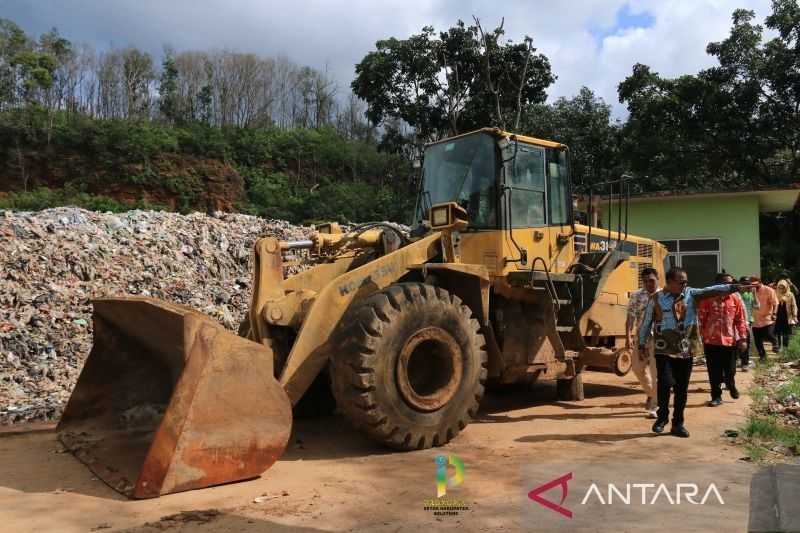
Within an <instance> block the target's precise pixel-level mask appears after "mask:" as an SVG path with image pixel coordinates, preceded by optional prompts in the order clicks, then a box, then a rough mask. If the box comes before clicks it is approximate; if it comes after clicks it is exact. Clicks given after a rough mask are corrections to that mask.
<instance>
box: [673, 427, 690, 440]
mask: <svg viewBox="0 0 800 533" xmlns="http://www.w3.org/2000/svg"><path fill="white" fill-rule="evenodd" d="M669 434H670V435H675V436H676V437H681V438H684V439H685V438H688V437H689V432H688V431H686V428H685V427H683V425H675V424H672V428H671V429H670V430H669Z"/></svg>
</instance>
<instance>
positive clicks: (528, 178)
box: [506, 143, 546, 228]
mask: <svg viewBox="0 0 800 533" xmlns="http://www.w3.org/2000/svg"><path fill="white" fill-rule="evenodd" d="M515 150H516V157H513V158H509V156H510V155H513V154H514V151H515ZM506 152H507V154H508V155H507V156H506V159H510V161H508V162H507V163H506V185H507V186H508V187H511V188H512V190H511V191H508V193H507V194H510V203H511V223H512V226H513V227H515V228H530V227H536V226H544V225H545V176H546V174H545V151H544V148H540V147H538V146H531V145H525V144H522V143H519V144H518V145H517V146H515V145H514V144H512V145H511V146H509V147H508V148H507V149H506Z"/></svg>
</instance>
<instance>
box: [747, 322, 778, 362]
mask: <svg viewBox="0 0 800 533" xmlns="http://www.w3.org/2000/svg"><path fill="white" fill-rule="evenodd" d="M774 328H775V325H774V324H770V325H769V326H762V327H760V328H756V327H753V340H754V341H755V343H756V350H757V351H758V356H759V358H760V359H761V360H762V361H766V359H767V350H765V349H764V341H765V340H767V341H769V342H771V343H772V346H773V347H774V346H775V345H777V344H778V339H776V338H775V335H774V333H773V331H774Z"/></svg>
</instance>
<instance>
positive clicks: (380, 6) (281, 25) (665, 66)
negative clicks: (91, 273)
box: [0, 0, 770, 116]
mask: <svg viewBox="0 0 800 533" xmlns="http://www.w3.org/2000/svg"><path fill="white" fill-rule="evenodd" d="M3 4H4V5H3V10H2V12H0V16H4V17H8V18H11V19H12V20H14V21H15V22H17V23H18V24H20V25H21V26H22V27H23V29H25V30H26V31H28V32H31V33H41V32H44V31H46V30H47V29H49V28H50V27H52V26H54V25H55V26H57V27H58V28H59V30H60V31H61V33H62V34H63V35H64V36H66V37H67V38H70V39H73V40H78V41H80V40H87V41H90V42H92V43H93V44H94V45H95V46H97V47H99V48H104V47H106V46H108V44H109V43H112V42H113V43H114V44H115V45H117V46H124V45H127V44H134V45H136V46H138V47H141V48H143V49H145V50H147V51H149V52H151V53H153V54H156V55H157V54H159V53H160V51H161V49H162V46H163V44H164V43H170V44H171V45H172V46H173V47H174V48H175V49H177V50H185V49H198V48H200V49H209V48H225V47H228V48H234V49H238V50H242V51H252V52H255V53H258V54H262V55H277V54H279V53H286V54H287V55H289V56H290V57H292V58H293V59H294V60H295V61H297V62H300V63H303V64H309V65H313V66H317V67H324V66H325V64H326V61H327V62H328V64H329V66H330V68H331V70H332V71H333V72H334V74H335V75H336V78H337V81H338V83H339V87H340V90H341V91H342V92H346V91H347V90H348V88H349V83H350V80H351V78H352V76H353V67H354V65H355V63H357V62H358V61H359V60H360V59H361V58H362V57H363V56H364V55H365V54H366V53H367V52H369V51H370V50H372V49H373V48H374V44H375V41H377V40H378V39H382V38H387V37H390V36H394V37H399V38H402V37H407V36H409V35H411V34H413V33H417V32H419V30H420V29H421V28H422V27H423V26H426V25H433V26H434V27H435V28H436V29H437V30H444V29H447V28H449V27H451V26H453V25H454V24H455V22H456V21H457V20H458V19H459V18H460V19H462V20H465V21H467V22H471V21H472V15H477V16H479V17H480V18H481V19H482V21H483V23H484V25H485V26H486V27H494V26H495V25H497V24H498V23H499V22H500V19H501V18H502V17H504V18H505V29H506V35H507V37H508V38H511V39H513V40H515V41H520V40H521V39H522V37H523V36H524V35H526V34H528V35H531V36H533V37H534V43H535V45H536V46H537V47H538V48H539V50H540V51H541V52H543V53H545V54H546V55H547V56H548V57H549V58H550V62H551V64H552V66H553V70H554V72H555V74H556V75H557V76H558V80H557V82H556V83H555V84H554V86H553V87H551V89H550V91H549V92H550V95H551V98H555V97H558V96H571V95H573V94H575V93H576V92H577V90H578V89H579V88H580V86H581V85H586V86H588V87H590V88H591V89H592V90H594V91H595V92H596V93H597V94H599V95H600V96H602V97H603V98H604V99H605V100H606V101H607V102H608V103H610V104H613V105H614V109H615V114H616V115H617V116H624V114H625V109H624V107H623V106H622V105H620V104H619V103H618V102H617V92H616V86H617V84H619V82H620V81H622V80H623V79H624V78H625V77H626V76H627V75H629V74H630V72H631V67H632V66H633V65H634V64H635V63H637V62H639V63H645V64H648V65H650V66H651V67H652V68H653V69H654V70H656V71H657V72H659V73H661V74H662V75H666V76H675V75H680V74H684V73H694V72H697V70H699V69H701V68H704V67H707V66H709V65H711V64H712V61H713V60H712V58H711V57H709V56H708V55H707V54H706V53H705V46H706V44H707V43H708V42H711V41H716V40H720V39H722V38H724V37H725V36H726V35H727V33H728V30H729V28H730V15H731V13H732V12H733V11H734V9H736V8H739V7H744V8H749V9H754V10H755V11H756V14H757V16H758V19H759V20H763V17H764V16H765V15H766V14H767V13H768V12H769V7H770V6H769V0H733V1H731V0H669V1H664V0H627V1H626V0H570V1H563V2H558V3H553V2H545V1H543V0H535V1H534V0H506V1H504V2H502V3H499V2H487V1H480V0H461V1H459V0H445V1H434V0H419V1H414V2H408V1H405V2H402V1H400V0H382V1H380V2H375V1H371V0H352V1H349V2H346V1H343V0H339V1H334V0H330V1H322V0H317V1H314V0H291V1H289V2H286V1H285V0H281V1H274V0H273V1H268V2H265V1H261V0H231V1H228V2H226V3H224V4H222V3H220V2H215V1H212V0H171V1H170V2H164V1H163V0H139V1H137V2H135V3H134V2H127V1H124V0H106V1H104V2H95V1H91V0H42V1H40V2H36V3H35V7H32V4H33V3H31V2H30V1H29V0H5V1H3ZM626 4H627V6H628V11H629V12H630V13H632V14H634V15H636V14H641V13H647V14H649V15H650V16H651V17H652V20H651V24H650V25H649V26H648V27H628V28H617V27H616V23H617V14H618V12H619V11H620V9H622V7H623V6H625V5H626ZM598 35H600V37H598ZM603 35H604V36H603Z"/></svg>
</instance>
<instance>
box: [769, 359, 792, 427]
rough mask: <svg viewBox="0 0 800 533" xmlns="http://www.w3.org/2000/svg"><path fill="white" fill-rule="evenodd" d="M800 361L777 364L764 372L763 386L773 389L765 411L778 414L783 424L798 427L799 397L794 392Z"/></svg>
mask: <svg viewBox="0 0 800 533" xmlns="http://www.w3.org/2000/svg"><path fill="white" fill-rule="evenodd" d="M798 376H800V362H798V361H792V362H788V363H780V364H777V365H775V366H773V367H771V368H769V370H767V371H766V372H765V377H764V378H763V381H765V382H766V383H765V387H766V388H768V389H771V390H774V391H775V393H774V394H773V395H771V397H770V399H769V402H768V403H767V406H766V407H767V412H768V413H769V414H772V415H778V416H780V417H781V420H782V422H783V424H784V425H785V426H791V427H796V428H800V397H798V394H796V392H793V391H796V390H797V384H796V383H797V381H798Z"/></svg>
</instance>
